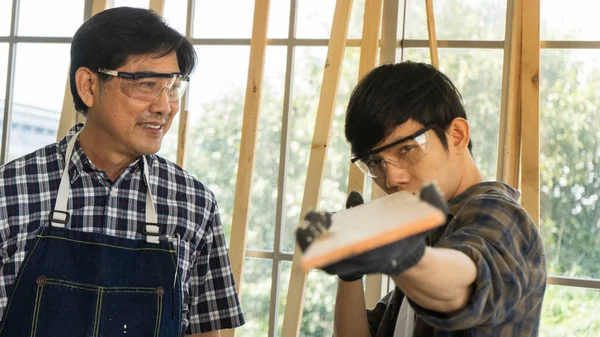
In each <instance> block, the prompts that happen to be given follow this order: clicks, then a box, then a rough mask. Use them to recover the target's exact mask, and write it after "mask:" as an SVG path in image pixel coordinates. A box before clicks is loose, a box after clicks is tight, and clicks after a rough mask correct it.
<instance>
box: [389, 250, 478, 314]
mask: <svg viewBox="0 0 600 337" xmlns="http://www.w3.org/2000/svg"><path fill="white" fill-rule="evenodd" d="M476 276H477V266H476V265H475V263H474V262H473V260H471V258H470V257H468V256H467V255H466V254H464V253H463V252H460V251H458V250H454V249H446V248H431V247H427V248H426V250H425V255H424V256H423V258H422V259H421V261H420V262H419V263H418V264H417V265H416V266H414V267H412V268H410V269H408V270H407V271H405V272H404V273H402V274H400V275H398V276H394V277H392V279H393V280H394V282H396V285H398V287H399V288H400V289H402V291H404V293H406V294H407V296H408V297H409V298H410V299H411V300H413V301H415V302H416V303H417V304H419V305H420V306H422V307H424V308H427V309H430V310H434V311H438V312H453V311H456V310H459V309H461V308H463V307H464V306H465V305H466V304H467V302H468V301H469V297H470V296H471V291H472V285H473V282H474V281H475V278H476Z"/></svg>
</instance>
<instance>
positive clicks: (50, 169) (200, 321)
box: [0, 124, 244, 334]
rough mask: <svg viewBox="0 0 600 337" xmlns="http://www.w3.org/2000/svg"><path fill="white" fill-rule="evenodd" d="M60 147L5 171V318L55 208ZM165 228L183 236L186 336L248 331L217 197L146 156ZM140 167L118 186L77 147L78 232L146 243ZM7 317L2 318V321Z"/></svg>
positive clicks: (0, 273) (1, 196) (0, 222)
mask: <svg viewBox="0 0 600 337" xmlns="http://www.w3.org/2000/svg"><path fill="white" fill-rule="evenodd" d="M82 127H83V124H78V125H76V126H74V127H73V128H72V129H71V130H70V131H69V132H68V133H67V135H66V137H65V138H63V139H62V140H61V141H60V142H58V143H54V144H51V145H49V146H46V147H44V148H42V149H39V150H37V151H35V152H33V153H31V154H29V155H26V156H24V157H22V158H19V159H16V160H14V161H12V162H10V163H8V164H6V165H4V166H3V167H1V168H0V182H1V183H0V240H1V248H0V258H1V263H0V315H2V314H3V312H4V308H5V307H6V305H7V302H8V298H9V296H10V294H11V292H12V289H13V284H14V282H15V279H16V277H17V273H18V272H19V268H20V267H21V265H22V263H23V260H24V259H25V256H26V255H27V253H28V252H29V251H30V249H31V247H32V243H33V242H34V240H35V238H36V234H37V232H38V230H39V229H40V226H42V224H44V223H45V222H46V221H47V219H48V213H49V212H50V211H51V210H52V209H53V207H54V204H55V200H56V195H57V192H58V186H59V183H60V179H61V173H62V170H63V167H64V163H65V158H64V157H65V152H66V149H67V143H68V141H69V139H71V138H72V137H73V136H74V134H75V133H76V132H77V131H78V130H80V129H81V128H82ZM146 159H147V161H148V167H149V172H150V179H149V180H150V182H149V184H150V189H151V192H152V196H153V198H154V202H155V204H156V205H155V206H156V212H157V215H158V223H159V224H161V225H165V226H164V227H165V228H166V234H167V235H170V236H175V235H176V234H179V235H180V237H181V241H180V242H181V243H180V247H179V252H178V253H179V259H180V260H179V273H180V275H181V279H182V280H183V290H184V292H183V293H184V299H183V324H184V330H185V331H186V333H187V334H195V333H201V332H206V331H211V330H219V329H225V328H233V327H237V326H240V325H242V324H244V317H243V315H242V311H241V308H240V305H239V299H238V296H237V293H236V289H235V283H234V279H233V276H232V273H231V267H230V264H229V257H228V255H227V247H226V242H225V237H224V233H223V226H222V225H221V221H220V219H219V213H218V208H217V202H216V200H215V197H214V195H213V193H212V192H211V191H210V190H208V189H207V188H206V187H205V186H204V185H202V183H200V182H199V181H198V180H197V179H195V178H194V177H192V176H191V175H190V174H188V173H187V172H186V171H184V170H182V169H181V168H180V167H178V166H176V165H175V164H173V163H171V162H169V161H167V160H165V159H163V158H161V157H159V156H156V155H149V156H146ZM142 165H143V161H142V160H137V161H135V162H134V163H132V164H131V165H129V166H128V167H127V168H126V169H125V171H124V172H123V173H122V174H121V175H120V176H119V177H118V178H117V180H116V181H114V182H111V180H110V179H109V177H108V175H107V174H106V173H105V172H103V171H101V170H100V169H98V168H97V167H96V166H94V164H93V163H92V162H91V161H90V160H89V159H88V158H87V157H86V155H85V154H84V153H83V150H82V148H81V146H80V145H79V141H77V142H76V144H75V148H74V150H73V155H72V158H71V165H70V167H69V173H70V178H71V192H70V198H69V203H68V208H67V209H68V210H69V211H70V212H71V216H72V218H71V219H72V222H71V223H72V224H73V225H72V226H71V229H73V230H78V231H83V232H92V233H102V234H107V235H111V236H115V237H122V238H128V239H140V240H144V238H145V236H144V235H143V234H142V233H143V232H142V229H143V225H144V222H145V208H144V207H145V202H146V190H147V188H146V183H145V180H144V178H143V166H142ZM0 317H2V316H0Z"/></svg>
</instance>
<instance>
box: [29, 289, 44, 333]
mask: <svg viewBox="0 0 600 337" xmlns="http://www.w3.org/2000/svg"><path fill="white" fill-rule="evenodd" d="M42 291H44V286H42V285H38V286H37V292H36V294H35V304H34V306H33V317H32V320H31V334H30V336H31V337H35V336H36V335H37V331H36V330H37V322H38V317H39V313H40V305H41V302H42Z"/></svg>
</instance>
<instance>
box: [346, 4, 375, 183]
mask: <svg viewBox="0 0 600 337" xmlns="http://www.w3.org/2000/svg"><path fill="white" fill-rule="evenodd" d="M381 7H382V0H371V1H367V2H365V12H364V18H363V31H362V40H361V47H360V61H359V65H358V80H359V81H360V80H361V79H362V78H363V77H364V76H365V75H366V74H367V73H368V72H369V71H371V70H372V69H373V68H375V65H376V64H377V48H378V45H379V26H380V23H381ZM364 188H365V175H364V174H363V172H362V171H361V170H360V169H359V168H358V167H357V166H356V165H354V164H350V169H349V171H348V193H350V191H352V190H355V191H357V192H359V193H361V194H363V192H364V191H363V190H364Z"/></svg>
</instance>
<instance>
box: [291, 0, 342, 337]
mask: <svg viewBox="0 0 600 337" xmlns="http://www.w3.org/2000/svg"><path fill="white" fill-rule="evenodd" d="M351 8H352V0H337V1H336V5H335V11H334V14H333V23H332V26H331V36H330V38H329V46H328V50H327V60H326V61H325V69H324V72H323V82H322V85H321V93H320V97H319V106H318V108H317V117H316V121H315V130H314V134H313V140H312V146H311V151H310V157H309V159H308V172H307V174H306V183H305V186H304V196H303V198H302V208H301V212H300V219H299V222H300V221H302V218H303V217H304V215H305V214H306V212H308V211H309V210H312V209H315V208H316V207H317V205H318V204H319V197H320V192H321V184H322V181H323V175H324V173H325V159H326V156H327V144H328V142H329V134H330V131H331V123H332V121H333V110H334V108H335V101H336V98H337V92H338V86H339V82H340V77H341V74H342V69H341V68H342V60H343V58H344V51H345V49H346V40H347V35H348V23H349V21H350V9H351ZM300 257H301V252H300V249H299V248H298V247H296V248H295V250H294V258H293V261H292V270H291V275H290V283H289V287H288V294H287V301H286V306H285V314H284V318H283V326H282V334H281V335H282V336H285V337H292V336H298V334H299V333H300V323H301V321H302V310H303V307H304V288H305V286H306V276H307V275H306V273H305V272H304V270H303V269H302V266H301V264H300V262H301V261H300Z"/></svg>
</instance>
